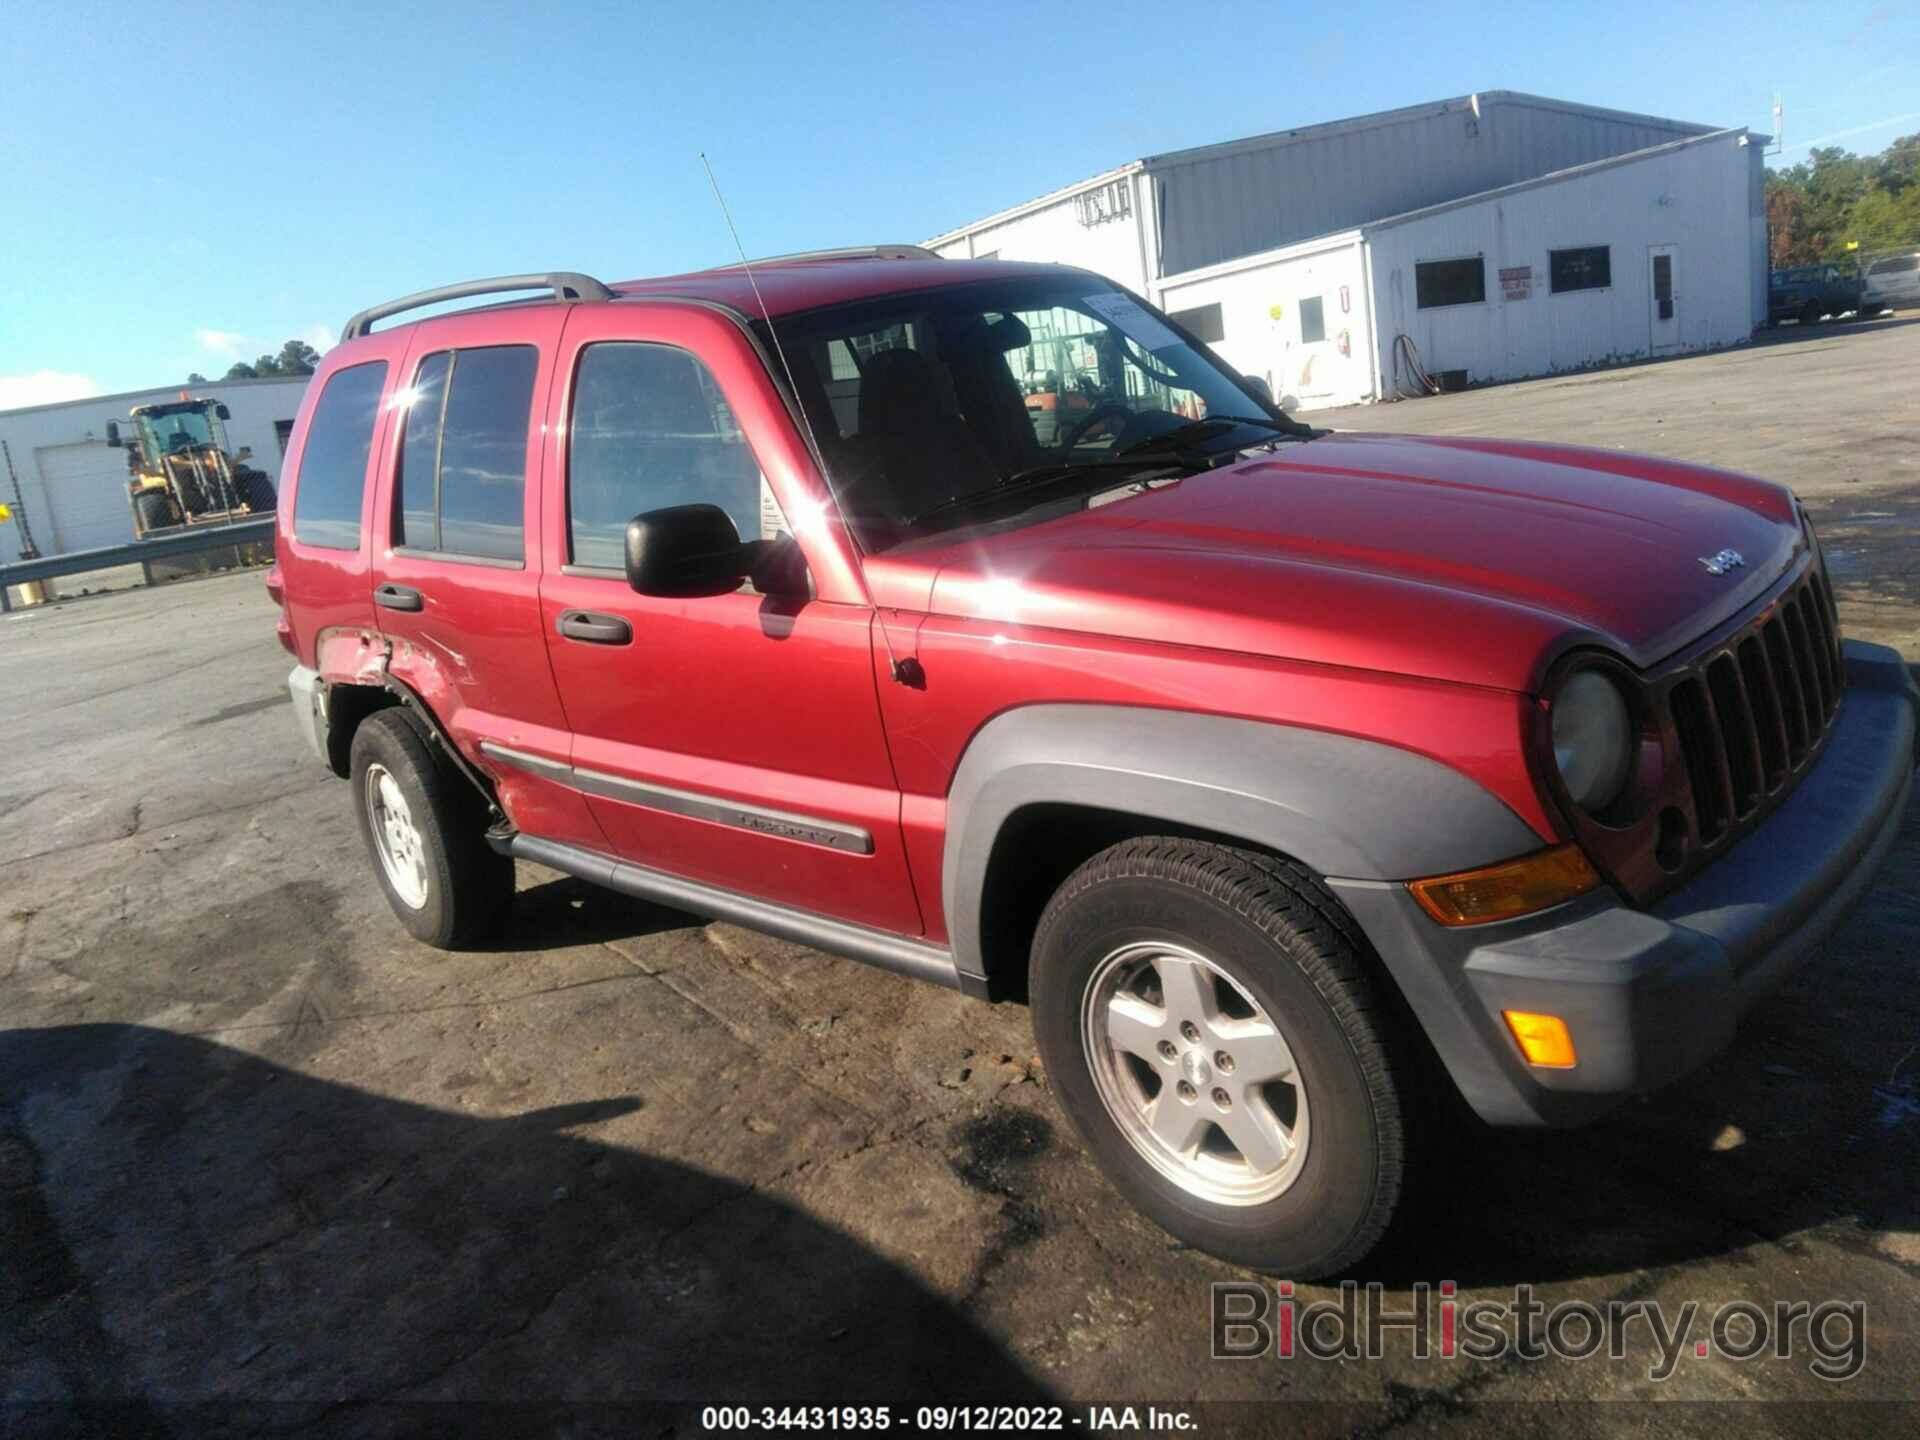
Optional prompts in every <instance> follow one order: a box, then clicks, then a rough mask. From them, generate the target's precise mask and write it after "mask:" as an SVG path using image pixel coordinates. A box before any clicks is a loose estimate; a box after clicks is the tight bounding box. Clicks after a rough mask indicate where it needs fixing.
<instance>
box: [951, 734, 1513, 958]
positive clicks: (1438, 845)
mask: <svg viewBox="0 0 1920 1440" xmlns="http://www.w3.org/2000/svg"><path fill="white" fill-rule="evenodd" d="M1435 817H1442V819H1441V820H1440V822H1439V823H1435ZM1142 834H1173V835H1181V836H1186V837H1190V838H1194V839H1205V840H1213V841H1218V842H1221V843H1225V844H1229V845H1241V846H1250V847H1253V848H1256V849H1259V850H1264V851H1267V852H1269V853H1272V854H1275V855H1278V856H1280V857H1282V858H1285V859H1289V860H1293V861H1295V862H1297V863H1299V864H1301V865H1303V866H1305V867H1306V868H1307V869H1308V870H1310V871H1312V872H1313V873H1314V874H1316V875H1318V876H1321V877H1324V878H1333V877H1338V878H1343V879H1360V880H1402V879H1408V878H1412V877H1415V876H1420V875H1436V874H1444V873H1446V872H1448V871H1451V870H1461V869H1467V868H1470V867H1472V866H1476V865H1484V864H1490V863H1493V862H1495V861H1498V860H1504V859H1508V858H1511V857H1513V856H1515V855H1520V854H1525V853H1527V852H1528V851H1530V850H1534V849H1537V848H1539V847H1540V846H1541V845H1542V844H1544V843H1546V842H1545V841H1544V840H1542V839H1541V837H1540V836H1538V835H1537V834H1535V832H1534V831H1533V829H1532V828H1531V827H1530V826H1529V825H1527V823H1526V822H1525V821H1523V820H1522V819H1521V818H1520V817H1519V816H1518V815H1517V814H1515V813H1514V811H1513V810H1512V809H1510V808H1509V807H1508V806H1507V805H1506V804H1505V803H1504V802H1502V801H1501V800H1499V799H1498V798H1497V797H1495V796H1494V795H1493V794H1492V793H1491V792H1489V791H1488V790H1486V789H1485V788H1484V787H1483V786H1481V785H1479V784H1478V783H1477V782H1475V781H1473V780H1471V779H1469V778H1468V777H1466V776H1465V775H1462V774H1461V773H1460V772H1459V771H1457V770H1454V769H1452V768H1450V767H1448V766H1446V765H1443V764H1441V763H1440V762H1438V761H1436V760H1432V759H1429V758H1427V757H1425V756H1422V755H1416V754H1414V753H1413V752H1411V751H1408V750H1403V749H1400V748H1398V747H1396V746H1390V745H1384V744H1381V743H1379V742H1377V741H1372V740H1364V739H1359V738H1356V737H1353V736H1346V735H1336V734H1332V733H1329V732H1326V731H1318V730H1308V729H1304V728H1301V727H1297V726H1287V725H1278V724H1272V723H1269V722H1264V721H1254V720H1244V719H1239V718H1235V717H1232V716H1220V715H1199V714H1193V713H1189V712H1183V711H1172V710H1159V709H1150V708H1142V707H1128V706H1106V705H1035V706H1029V707H1024V708H1021V709H1018V710H1012V711H1007V712H1005V713H1003V714H1001V715H1000V716H997V717H996V718H995V719H994V720H992V721H990V722H989V723H988V724H987V725H985V726H983V727H982V728H981V730H980V731H979V733H978V734H977V735H976V736H975V737H974V739H973V741H972V743H971V744H970V745H969V746H968V749H967V752H966V754H965V755H964V756H963V758H962V760H961V763H960V766H959V767H958V769H957V770H956V771H955V774H954V782H953V785H952V786H951V788H950V789H949V792H948V803H947V834H946V846H945V851H944V855H943V863H942V876H941V879H942V888H941V894H942V897H943V905H944V909H945V912H946V921H947V934H948V936H949V938H950V941H951V943H952V946H953V953H954V959H955V962H956V964H957V966H958V968H959V969H960V971H961V973H962V975H963V976H966V977H970V978H971V979H973V980H975V981H977V982H978V983H980V984H982V985H983V986H986V987H987V988H989V989H990V990H991V991H992V992H993V993H996V994H1007V993H1017V992H1018V990H1019V989H1020V988H1022V984H1023V979H1024V973H1025V966H1026V952H1027V946H1028V944H1029V943H1030V941H1031V937H1032V933H1033V930H1032V927H1033V924H1034V923H1035V922H1036V921H1037V920H1038V917H1039V910H1040V908H1041V907H1043V906H1044V905H1045V903H1046V896H1047V895H1050V894H1051V893H1052V889H1053V888H1054V887H1057V885H1058V884H1059V881H1060V880H1062V879H1064V878H1065V876H1066V875H1067V874H1069V873H1071V871H1072V870H1073V869H1074V868H1075V867H1076V866H1077V865H1079V864H1080V863H1081V862H1083V861H1084V860H1086V859H1087V858H1089V857H1090V856H1092V855H1093V854H1095V853H1097V852H1098V851H1099V850H1101V849H1104V848H1105V847H1106V846H1107V845H1110V844H1114V843H1117V842H1119V841H1120V840H1124V839H1130V838H1134V837H1136V836H1139V835H1142ZM1069 859H1071V861H1072V863H1071V864H1069V863H1067V862H1068V860H1069ZM1062 866H1064V867H1065V868H1064V869H1063V868H1061V867H1062ZM1055 872H1058V873H1057V874H1056V873H1055ZM1049 879H1051V882H1052V883H1051V885H1049V884H1048V883H1047V882H1048V881H1049ZM1043 886H1045V887H1046V888H1045V893H1044V894H1038V900H1037V904H1036V903H1035V900H1036V894H1037V892H1039V891H1040V890H1041V887H1043Z"/></svg>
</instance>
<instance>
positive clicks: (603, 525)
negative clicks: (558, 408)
mask: <svg viewBox="0 0 1920 1440" xmlns="http://www.w3.org/2000/svg"><path fill="white" fill-rule="evenodd" d="M702 502H704V503H706V504H709V505H718V506H719V507H720V508H721V509H722V510H724V511H726V512H727V514H728V515H729V516H731V517H732V519H733V524H734V528H735V529H737V530H738V531H739V532H740V538H741V539H743V540H762V539H772V538H774V537H775V536H776V535H779V534H780V533H782V532H783V531H784V530H785V529H786V522H785V520H784V519H783V518H782V516H781V513H780V507H779V504H778V503H777V502H776V501H775V500H774V498H773V491H772V489H771V488H770V487H769V486H768V484H767V481H766V477H765V476H764V475H762V474H761V471H760V465H759V462H758V461H757V460H756V459H755V458H754V454H753V448H752V447H751V446H750V445H749V444H748V443H747V437H746V436H745V434H743V433H742V432H741V429H740V425H739V422H738V421H737V420H736V419H735V418H734V414H733V411H732V409H731V408H730V407H729V406H728V405H727V402H726V397H725V396H724V395H722V394H721V392H720V386H719V384H718V383H717V382H716V381H715V380H714V378H713V374H712V372H711V371H709V370H708V369H707V367H706V366H705V365H703V364H702V363H701V362H700V360H699V359H698V358H697V357H696V356H694V355H692V354H690V353H689V352H688V351H685V350H681V349H678V348H676V347H674V346H671V345H654V344H645V343H639V342H629V341H617V342H607V343H603V344H598V345H589V346H587V347H586V349H584V350H583V351H581V353H580V362H579V365H578V368H577V369H576V371H575V375H574V385H573V416H572V423H571V426H570V428H569V430H568V442H567V527H568V540H569V550H568V553H569V557H570V559H571V560H572V563H573V564H575V565H582V566H590V567H594V568H598V569H614V570H617V569H620V568H621V567H623V566H624V565H625V564H626V534H627V522H628V521H629V520H631V519H633V517H634V516H636V515H639V514H641V513H643V512H644V511H648V510H660V509H664V508H666V507H667V506H670V505H692V504H698V503H702Z"/></svg>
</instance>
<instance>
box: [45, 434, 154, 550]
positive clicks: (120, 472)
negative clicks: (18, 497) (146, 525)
mask: <svg viewBox="0 0 1920 1440" xmlns="http://www.w3.org/2000/svg"><path fill="white" fill-rule="evenodd" d="M34 460H35V461H36V462H37V463H38V465H39V467H40V478H41V479H42V480H43V481H44V482H45V484H46V491H47V509H48V511H49V512H50V513H51V517H52V520H53V525H52V531H53V533H52V534H51V535H48V536H46V537H45V538H44V539H42V538H41V534H40V528H41V527H40V526H39V525H38V524H35V526H34V527H33V528H34V539H35V540H37V541H38V542H39V544H40V548H41V550H42V551H43V552H45V553H47V554H64V553H66V552H67V551H69V550H92V549H95V548H97V547H99V546H101V545H124V544H126V543H127V542H128V541H129V540H131V539H133V515H132V512H131V511H129V510H128V508H127V457H126V452H125V451H124V450H116V449H114V448H113V447H112V446H111V445H103V444H99V443H97V442H94V441H87V442H84V443H82V444H79V445H45V446H42V447H41V448H40V449H38V450H36V451H34Z"/></svg>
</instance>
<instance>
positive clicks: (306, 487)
mask: <svg viewBox="0 0 1920 1440" xmlns="http://www.w3.org/2000/svg"><path fill="white" fill-rule="evenodd" d="M386 384H387V362H386V361H384V360H370V361H368V362H367V363H366V364H364V365H349V366H348V367H347V368H346V369H344V370H336V371H334V373H333V374H332V375H330V376H328V377H327V388H326V389H324V390H322V391H321V392H320V399H319V401H318V402H317V403H316V404H315V405H314V407H313V418H312V419H311V420H310V421H308V422H307V445H306V449H305V451H304V452H303V453H302V455H301V457H300V474H299V478H298V481H297V483H296V487H295V491H294V501H293V538H294V539H296V540H298V541H299V542H300V543H301V544H303V545H318V546H321V547H322V548H324V549H328V550H357V549H359V548H360V498H361V496H362V495H363V494H364V493H365V490H366V484H367V456H368V454H369V453H370V452H371V451H372V449H373V422H374V421H375V419H377V418H378V416H379V413H380V392H381V391H382V390H383V389H385V388H386Z"/></svg>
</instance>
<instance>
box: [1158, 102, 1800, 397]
mask: <svg viewBox="0 0 1920 1440" xmlns="http://www.w3.org/2000/svg"><path fill="white" fill-rule="evenodd" d="M1757 147H1758V141H1757V140H1756V139H1755V137H1753V136H1751V135H1749V134H1748V133H1747V132H1746V131H1745V130H1741V129H1730V130H1720V131H1714V132H1711V133H1708V134H1705V135H1699V136H1695V137H1691V138H1688V139H1684V140H1679V141H1674V142H1671V143H1668V144H1664V145H1658V146H1654V147H1651V148H1649V149H1645V150H1640V151H1636V152H1632V153H1629V154H1625V155H1618V156H1613V157H1610V158H1607V159H1604V160H1599V161H1595V162H1592V163H1590V164H1585V165H1580V166H1576V167H1574V168H1572V169H1567V170H1562V171H1559V172H1556V173H1552V174H1548V175H1543V176H1540V177H1539V178H1537V179H1532V180H1525V181H1521V182H1519V183H1516V184H1511V185H1505V186H1502V187H1500V188H1498V189H1494V190H1489V191H1486V192H1484V193H1481V194H1477V195H1468V196H1465V197H1463V198H1460V199H1457V200H1450V201H1446V202H1444V203H1441V204H1437V205H1431V206H1427V207H1425V208H1423V209H1419V210H1414V211H1411V212H1409V213H1407V214H1403V215H1396V216H1392V217H1390V218H1387V219H1382V220H1377V221H1373V222H1371V223H1368V224H1364V225H1359V226H1355V227H1353V228H1351V229H1347V230H1342V231H1339V232H1336V233H1333V234H1329V235H1323V236H1319V237H1317V238H1314V239H1310V240H1303V241H1299V242H1297V243H1294V244H1291V245H1287V246H1283V247H1281V248H1278V249H1273V250H1267V251H1263V252H1261V253H1259V254H1255V255H1248V256H1244V257H1241V258H1239V259H1234V260H1228V261H1224V262H1221V263H1219V264H1216V265H1210V266H1207V267H1205V268H1203V269H1196V270H1191V271H1188V272H1187V273H1185V274H1179V275H1169V276H1167V277H1165V278H1164V279H1162V280H1160V281H1158V282H1156V283H1154V284H1153V285H1152V286H1151V289H1152V292H1153V293H1152V296H1151V298H1153V299H1154V300H1155V301H1156V302H1157V303H1158V304H1159V305H1160V306H1161V308H1162V309H1164V310H1166V311H1168V312H1170V313H1171V314H1172V315H1173V316H1174V317H1175V318H1176V319H1178V320H1179V321H1181V323H1182V324H1184V325H1185V326H1186V327H1187V328H1188V329H1189V330H1192V331H1193V332H1194V333H1196V334H1197V335H1199V336H1200V337H1201V338H1202V339H1205V340H1207V341H1208V342H1210V343H1211V344H1212V345H1213V347H1214V349H1216V350H1217V351H1219V353H1220V354H1221V355H1222V356H1223V357H1225V358H1226V359H1227V360H1229V361H1230V362H1232V363H1233V364H1234V365H1235V366H1236V367H1237V368H1239V369H1240V370H1241V371H1242V372H1243V373H1245V374H1249V375H1256V376H1260V377H1262V378H1264V379H1265V380H1266V381H1267V383H1268V384H1269V385H1270V386H1271V387H1272V388H1273V392H1274V394H1275V396H1276V397H1278V398H1281V399H1282V400H1283V401H1291V402H1292V403H1293V405H1294V406H1295V407H1296V408H1298V409H1301V410H1313V409H1320V408H1326V407H1331V406H1336V405H1351V404H1358V403H1362V402H1365V401H1370V400H1380V399H1392V398H1395V397H1396V396H1399V395H1407V394H1413V393H1416V392H1417V383H1416V380H1415V373H1414V368H1413V367H1414V364H1415V363H1416V362H1417V363H1418V364H1419V366H1420V367H1421V368H1422V369H1423V370H1424V371H1425V373H1426V374H1428V375H1430V376H1436V377H1440V376H1444V377H1446V378H1447V379H1450V380H1452V381H1454V382H1456V383H1466V384H1477V383H1480V382H1483V381H1491V380H1512V379H1521V378H1525V377H1528V376H1535V375H1548V374H1553V373H1555V372H1558V371H1567V370H1578V369H1584V368H1588V367H1592V366H1596V365H1605V364H1613V363H1618V362H1621V361H1625V360H1632V359H1638V358H1644V357H1648V356H1657V355H1668V354H1676V353H1680V352H1682V351H1688V350H1703V349H1713V348H1717V347H1720V346H1726V345H1734V344H1739V343H1741V342H1744V341H1746V340H1749V339H1751V338H1752V334H1753V331H1754V330H1755V328H1757V327H1758V326H1760V325H1762V324H1764V323H1765V321H1766V312H1767V296H1766V230H1765V221H1764V217H1763V216H1762V217H1761V218H1759V219H1750V217H1752V216H1754V215H1755V214H1756V212H1757V210H1758V207H1757V206H1755V205H1753V204H1752V203H1751V202H1752V191H1753V187H1754V185H1755V184H1756V183H1757V182H1756V178H1755V177H1756V175H1757V172H1758V164H1757V155H1758V148H1757Z"/></svg>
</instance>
